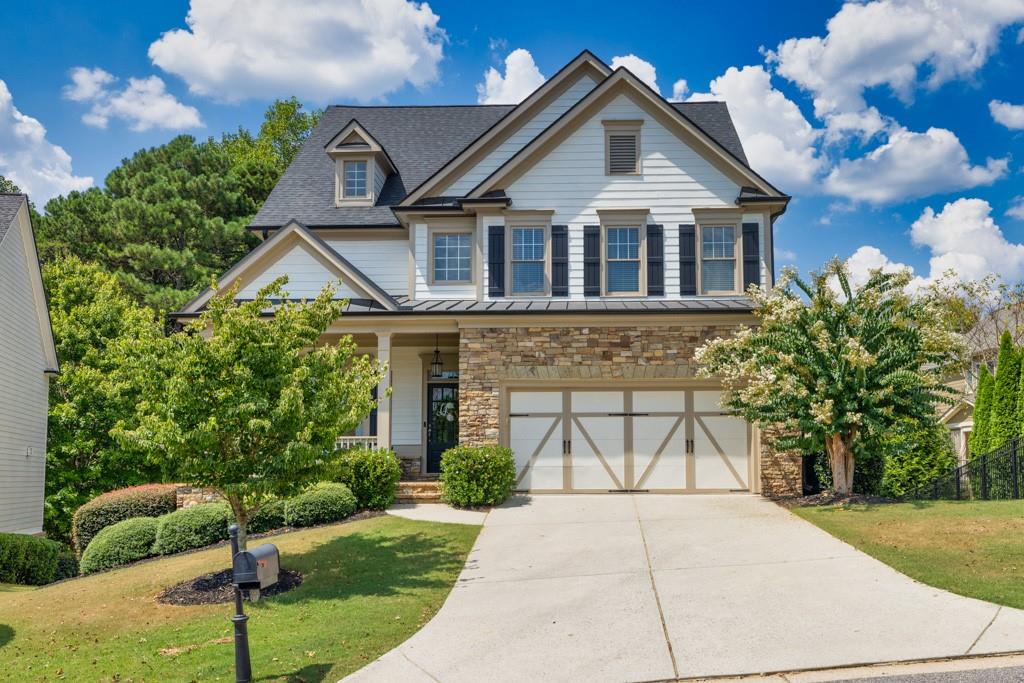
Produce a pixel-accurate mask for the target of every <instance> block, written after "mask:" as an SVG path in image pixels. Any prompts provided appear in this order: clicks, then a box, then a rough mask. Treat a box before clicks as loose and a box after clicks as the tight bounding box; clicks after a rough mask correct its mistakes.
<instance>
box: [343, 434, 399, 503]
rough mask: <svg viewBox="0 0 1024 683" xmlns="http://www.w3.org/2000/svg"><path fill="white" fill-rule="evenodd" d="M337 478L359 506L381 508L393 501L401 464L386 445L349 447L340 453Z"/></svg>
mask: <svg viewBox="0 0 1024 683" xmlns="http://www.w3.org/2000/svg"><path fill="white" fill-rule="evenodd" d="M339 459H340V462H339V464H340V469H341V482H342V483H343V484H345V485H346V486H348V488H349V489H350V490H351V491H352V494H353V495H354V496H355V497H356V502H357V503H358V504H359V507H360V509H363V510H383V509H384V508H386V507H388V506H389V505H391V504H392V503H394V502H395V486H396V485H397V484H398V480H399V478H401V476H402V467H401V465H399V463H398V456H397V455H395V452H394V451H391V450H388V449H386V448H350V449H348V450H346V451H343V452H342V453H341V454H340V457H339Z"/></svg>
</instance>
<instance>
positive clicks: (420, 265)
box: [396, 223, 476, 299]
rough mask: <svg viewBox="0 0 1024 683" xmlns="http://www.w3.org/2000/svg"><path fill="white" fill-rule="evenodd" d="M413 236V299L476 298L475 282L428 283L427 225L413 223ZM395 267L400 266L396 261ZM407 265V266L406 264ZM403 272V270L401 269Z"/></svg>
mask: <svg viewBox="0 0 1024 683" xmlns="http://www.w3.org/2000/svg"><path fill="white" fill-rule="evenodd" d="M414 230H415V233H416V234H415V236H414V238H413V239H414V244H415V246H416V248H415V255H416V272H415V286H416V291H415V293H414V295H413V298H414V299H476V283H475V280H474V282H471V283H469V284H466V285H448V284H445V285H440V284H435V285H431V284H430V272H429V268H430V265H429V264H430V260H429V257H428V251H427V250H428V248H429V245H428V244H427V232H428V230H427V226H426V224H425V223H417V224H415V225H414ZM401 263H402V264H407V263H408V256H407V257H406V258H405V259H404V260H403V261H402V262H401ZM396 267H401V266H400V265H398V264H397V263H396ZM406 267H408V266H406ZM403 272H405V271H403Z"/></svg>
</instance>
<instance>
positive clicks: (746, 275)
mask: <svg viewBox="0 0 1024 683" xmlns="http://www.w3.org/2000/svg"><path fill="white" fill-rule="evenodd" d="M758 227H759V226H758V224H757V223H744V224H743V291H747V287H749V286H750V285H760V284H761V264H760V260H761V255H760V253H759V252H760V244H759V243H760V238H759V236H758Z"/></svg>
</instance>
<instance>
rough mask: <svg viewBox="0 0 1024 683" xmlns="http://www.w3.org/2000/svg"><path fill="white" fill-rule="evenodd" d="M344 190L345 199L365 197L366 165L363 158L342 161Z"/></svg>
mask: <svg viewBox="0 0 1024 683" xmlns="http://www.w3.org/2000/svg"><path fill="white" fill-rule="evenodd" d="M342 164H343V165H344V169H345V170H344V185H343V187H344V192H343V195H342V196H343V197H344V198H345V199H365V198H366V196H367V191H366V187H367V186H366V167H367V161H366V160H365V159H359V160H353V161H344V162H342Z"/></svg>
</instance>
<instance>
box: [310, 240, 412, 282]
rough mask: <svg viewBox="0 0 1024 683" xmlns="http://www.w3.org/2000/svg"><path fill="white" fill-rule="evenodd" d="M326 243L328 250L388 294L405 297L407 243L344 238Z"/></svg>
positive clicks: (407, 266)
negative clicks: (343, 259)
mask: <svg viewBox="0 0 1024 683" xmlns="http://www.w3.org/2000/svg"><path fill="white" fill-rule="evenodd" d="M325 241H326V242H327V244H329V245H330V246H331V249H334V251H336V252H338V253H339V254H341V255H342V256H344V257H345V258H346V259H347V260H348V261H349V262H351V263H352V265H354V266H355V267H356V268H358V269H359V270H361V271H362V273H363V275H365V276H366V277H368V278H370V279H371V280H373V281H374V282H375V283H377V284H378V285H379V286H380V287H382V288H383V289H384V291H386V292H387V293H388V294H391V295H393V296H397V295H399V294H406V293H408V292H407V290H408V289H409V242H408V241H406V240H404V239H401V240H391V239H383V240H368V239H345V238H330V239H327V240H325Z"/></svg>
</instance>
